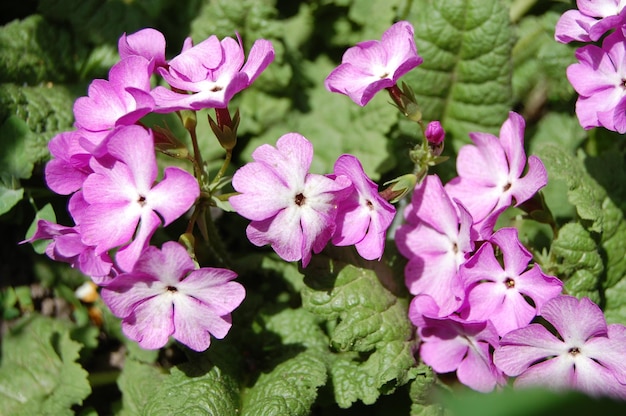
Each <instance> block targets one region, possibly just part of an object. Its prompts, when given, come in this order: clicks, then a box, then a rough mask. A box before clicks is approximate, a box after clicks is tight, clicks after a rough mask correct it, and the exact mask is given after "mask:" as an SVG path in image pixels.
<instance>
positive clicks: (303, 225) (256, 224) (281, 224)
mask: <svg viewBox="0 0 626 416" xmlns="http://www.w3.org/2000/svg"><path fill="white" fill-rule="evenodd" d="M252 158H253V159H254V160H255V161H254V162H251V163H248V164H246V165H244V166H242V167H241V168H240V169H239V170H237V172H235V175H234V176H233V187H234V188H235V190H236V191H237V192H239V193H240V194H239V195H235V196H232V197H230V199H229V201H230V203H231V204H232V206H233V208H234V209H235V210H236V211H237V212H238V213H239V214H240V215H242V216H243V217H245V218H247V219H249V220H252V222H251V223H250V224H249V225H248V228H247V230H246V233H247V236H248V239H249V240H250V242H252V244H255V245H257V246H263V245H265V244H270V245H271V246H272V248H273V249H274V250H275V251H276V253H278V255H279V256H280V257H282V258H283V259H285V260H287V261H297V260H300V259H302V265H303V266H304V267H306V265H307V264H308V263H309V261H310V260H311V251H313V252H315V253H319V252H320V251H322V249H323V248H324V247H325V246H326V244H327V243H328V241H329V240H330V238H331V237H332V235H333V233H334V231H335V217H336V215H337V202H338V201H339V200H341V199H343V198H345V197H346V196H347V194H348V193H349V192H350V184H351V182H350V181H349V180H348V178H346V177H345V176H339V177H337V178H336V179H331V178H329V177H326V176H323V175H316V174H312V173H308V170H309V167H310V166H311V161H312V159H313V145H312V144H311V143H310V142H309V141H308V140H307V139H305V138H304V137H303V136H301V135H299V134H297V133H288V134H285V135H284V136H282V137H281V138H279V139H278V141H277V142H276V147H272V146H270V145H267V144H264V145H262V146H259V147H258V148H257V149H256V150H255V151H254V152H253V153H252Z"/></svg>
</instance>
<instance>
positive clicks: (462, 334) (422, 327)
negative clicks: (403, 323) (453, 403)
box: [409, 295, 504, 393]
mask: <svg viewBox="0 0 626 416" xmlns="http://www.w3.org/2000/svg"><path fill="white" fill-rule="evenodd" d="M438 316H439V313H438V307H437V306H436V305H435V303H434V301H433V299H432V298H430V297H428V296H425V295H422V296H416V297H415V298H413V300H412V301H411V305H410V306H409V319H410V320H411V322H413V324H414V325H415V326H416V327H417V332H418V335H419V337H420V340H421V341H422V343H421V344H420V352H419V354H420V357H421V359H422V360H423V361H424V363H426V364H428V365H429V366H431V367H432V368H433V370H435V371H436V372H438V373H450V372H452V371H456V375H457V377H458V379H459V381H460V382H461V383H463V384H465V385H466V386H469V387H471V388H473V389H474V390H478V391H481V392H485V393H486V392H490V391H492V390H493V389H494V387H495V386H496V385H502V384H504V376H503V374H502V372H501V371H500V370H498V368H496V366H495V365H494V363H493V359H492V353H491V351H490V350H492V349H493V348H495V347H497V346H498V341H499V339H498V334H497V333H496V330H495V328H494V327H493V325H492V324H491V322H489V321H482V322H464V321H461V320H459V319H457V318H456V317H454V316H450V317H447V318H439V317H438Z"/></svg>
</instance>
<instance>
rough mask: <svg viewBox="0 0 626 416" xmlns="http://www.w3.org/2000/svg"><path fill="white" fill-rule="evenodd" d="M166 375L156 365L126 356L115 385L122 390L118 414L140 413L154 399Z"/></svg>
mask: <svg viewBox="0 0 626 416" xmlns="http://www.w3.org/2000/svg"><path fill="white" fill-rule="evenodd" d="M165 378H166V375H165V374H163V373H162V372H161V371H160V370H159V369H158V368H157V367H155V366H154V365H151V364H147V363H143V362H140V361H137V360H134V359H132V358H130V357H127V358H126V360H125V361H124V367H123V368H122V374H121V375H120V376H119V378H118V379H117V386H118V387H119V389H120V391H121V392H122V409H121V411H120V412H119V416H134V415H140V414H142V410H143V409H144V407H146V406H147V405H148V402H150V401H151V400H154V398H155V397H157V396H155V393H156V391H157V390H158V388H159V385H160V384H161V383H162V382H163V381H164V379H165Z"/></svg>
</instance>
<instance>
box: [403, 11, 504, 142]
mask: <svg viewBox="0 0 626 416" xmlns="http://www.w3.org/2000/svg"><path fill="white" fill-rule="evenodd" d="M408 20H410V21H411V22H412V23H413V25H414V27H415V36H416V43H417V51H418V53H419V54H420V55H421V56H422V57H423V58H424V63H423V64H422V65H420V66H418V67H417V68H416V69H414V70H413V71H411V72H410V73H409V74H407V76H406V77H405V79H404V81H406V82H407V83H408V84H409V85H410V86H411V87H412V88H413V90H414V91H415V93H416V96H417V99H418V103H419V104H420V107H421V109H422V112H423V114H424V118H425V119H427V120H440V121H441V122H442V124H443V125H444V127H445V129H446V131H447V132H448V133H450V134H451V135H453V136H454V138H456V139H457V140H461V141H463V140H465V141H467V140H468V139H467V134H468V133H469V132H472V131H484V132H491V133H497V132H498V130H499V128H500V126H501V124H502V122H503V121H504V120H505V119H506V118H507V115H508V111H509V110H510V108H511V103H512V89H511V72H512V65H511V49H512V46H513V38H514V33H513V29H512V27H511V23H510V21H509V15H508V8H507V7H506V6H505V4H504V2H502V1H500V0H486V1H485V0H444V1H417V2H413V7H412V9H411V12H410V14H409V19H408Z"/></svg>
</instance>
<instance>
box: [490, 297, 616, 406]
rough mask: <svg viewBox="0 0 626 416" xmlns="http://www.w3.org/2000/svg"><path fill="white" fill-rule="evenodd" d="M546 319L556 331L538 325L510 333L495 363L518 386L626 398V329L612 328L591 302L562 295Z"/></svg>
mask: <svg viewBox="0 0 626 416" xmlns="http://www.w3.org/2000/svg"><path fill="white" fill-rule="evenodd" d="M541 316H542V317H543V318H544V319H545V320H546V321H547V322H548V323H549V324H550V325H551V326H552V327H553V328H554V329H555V330H556V333H553V332H552V331H551V330H549V329H548V328H546V327H545V326H543V325H541V324H538V323H535V324H530V325H528V326H527V327H524V328H520V329H516V330H514V331H511V332H509V333H508V334H506V335H505V336H504V337H503V338H502V340H501V341H500V347H499V348H497V349H496V351H495V354H494V361H495V363H496V365H497V366H498V367H499V368H500V369H502V371H504V373H506V374H507V375H509V376H514V377H517V379H516V380H515V386H518V387H531V386H545V387H548V388H551V389H554V390H570V389H574V390H580V391H582V392H584V393H587V394H589V395H592V396H612V397H615V398H621V399H626V327H624V326H623V325H617V324H613V325H607V324H606V321H605V319H604V315H603V314H602V311H601V310H600V308H599V307H598V306H597V305H596V304H594V303H593V302H591V301H590V300H589V299H587V298H583V299H580V300H578V299H576V298H574V297H572V296H558V297H556V298H553V299H552V300H550V301H548V302H547V303H546V304H545V305H544V306H543V308H542V310H541Z"/></svg>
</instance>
